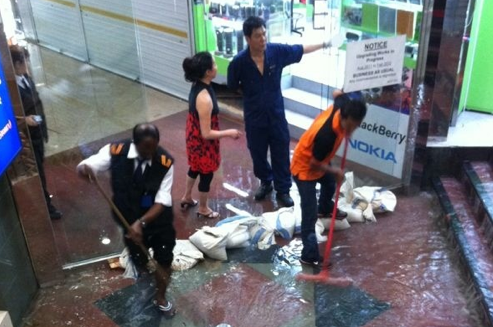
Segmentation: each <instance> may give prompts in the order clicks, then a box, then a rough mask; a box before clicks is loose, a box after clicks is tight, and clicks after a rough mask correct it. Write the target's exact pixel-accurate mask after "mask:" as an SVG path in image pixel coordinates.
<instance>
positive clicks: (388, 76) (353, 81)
mask: <svg viewBox="0 0 493 327" xmlns="http://www.w3.org/2000/svg"><path fill="white" fill-rule="evenodd" d="M405 44H406V36H405V35H400V36H396V37H391V38H378V39H371V40H364V41H359V42H350V43H348V45H347V49H346V74H345V79H344V91H345V92H353V91H359V90H364V89H370V88H373V87H381V86H386V85H393V84H400V83H401V82H402V66H403V64H404V50H405Z"/></svg>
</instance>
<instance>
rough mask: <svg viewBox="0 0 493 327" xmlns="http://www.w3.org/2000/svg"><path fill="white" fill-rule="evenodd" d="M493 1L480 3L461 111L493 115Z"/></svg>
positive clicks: (479, 0)
mask: <svg viewBox="0 0 493 327" xmlns="http://www.w3.org/2000/svg"><path fill="white" fill-rule="evenodd" d="M492 35H493V1H491V0H477V1H476V5H475V10H474V17H473V26H472V29H471V37H470V44H469V50H468V54H467V61H466V68H465V73H464V81H463V84H462V94H461V101H460V103H459V110H460V111H462V110H464V109H468V110H475V111H481V112H487V113H493V104H492V101H491V98H490V95H491V94H493V83H492V82H491V81H492V76H493V60H491V56H490V54H491V51H493V38H492V37H491V36H492Z"/></svg>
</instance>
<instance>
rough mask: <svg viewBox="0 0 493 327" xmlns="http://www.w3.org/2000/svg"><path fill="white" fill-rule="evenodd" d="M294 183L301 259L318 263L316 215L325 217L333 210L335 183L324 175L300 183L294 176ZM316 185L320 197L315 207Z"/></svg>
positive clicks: (328, 176)
mask: <svg viewBox="0 0 493 327" xmlns="http://www.w3.org/2000/svg"><path fill="white" fill-rule="evenodd" d="M294 181H295V183H296V185H297V186H298V191H299V193H300V199H301V240H302V242H303V251H302V252H301V259H302V260H304V261H310V262H313V261H319V260H320V253H319V251H318V242H317V236H316V234H315V225H316V223H317V219H318V217H317V216H318V215H317V213H320V214H323V215H327V214H329V213H331V212H332V210H333V209H334V202H333V201H332V197H333V196H334V193H335V189H336V182H335V179H334V177H333V176H332V175H331V174H325V175H324V176H323V177H322V178H320V179H318V180H313V181H302V180H299V179H298V178H297V177H296V176H294ZM317 183H319V184H320V186H321V188H320V197H319V199H318V206H317V190H316V186H317Z"/></svg>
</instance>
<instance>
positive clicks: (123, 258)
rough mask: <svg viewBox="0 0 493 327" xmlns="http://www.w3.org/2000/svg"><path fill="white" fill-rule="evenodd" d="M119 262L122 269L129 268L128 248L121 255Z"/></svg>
mask: <svg viewBox="0 0 493 327" xmlns="http://www.w3.org/2000/svg"><path fill="white" fill-rule="evenodd" d="M119 261H120V267H122V268H123V269H125V268H127V264H128V262H129V261H130V252H129V251H128V248H127V247H125V248H124V249H123V252H122V253H121V254H120V258H119Z"/></svg>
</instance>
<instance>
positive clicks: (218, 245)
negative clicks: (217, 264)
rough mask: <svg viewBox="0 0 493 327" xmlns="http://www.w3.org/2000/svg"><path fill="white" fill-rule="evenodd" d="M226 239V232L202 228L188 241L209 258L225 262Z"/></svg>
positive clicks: (226, 258)
mask: <svg viewBox="0 0 493 327" xmlns="http://www.w3.org/2000/svg"><path fill="white" fill-rule="evenodd" d="M227 238H228V231H227V230H224V229H220V228H217V227H210V226H204V227H202V228H201V229H199V230H198V231H197V232H195V234H193V235H192V236H190V238H189V240H190V242H192V243H193V245H195V246H196V247H197V248H198V249H199V250H200V251H202V252H203V253H204V254H205V255H206V256H208V257H209V258H211V259H216V260H220V261H226V260H228V255H227V254H226V243H227V241H228V239H227Z"/></svg>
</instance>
